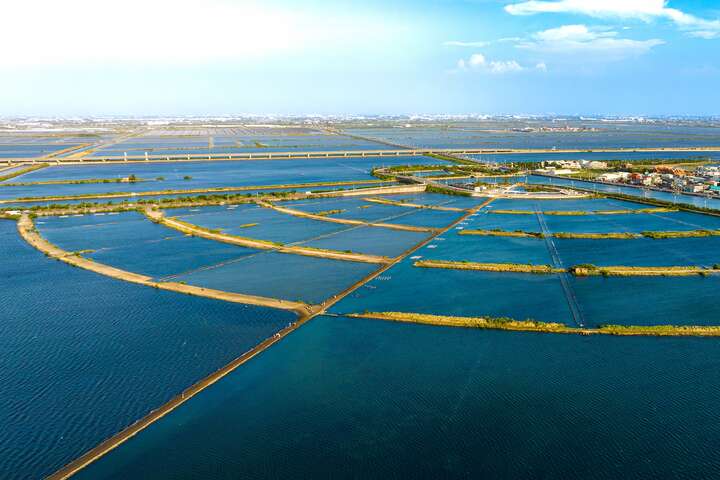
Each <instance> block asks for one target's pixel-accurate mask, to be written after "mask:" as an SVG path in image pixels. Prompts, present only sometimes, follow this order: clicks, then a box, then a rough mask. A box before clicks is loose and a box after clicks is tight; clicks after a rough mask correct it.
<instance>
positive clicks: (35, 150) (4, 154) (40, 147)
mask: <svg viewBox="0 0 720 480" xmlns="http://www.w3.org/2000/svg"><path fill="white" fill-rule="evenodd" d="M76 146H78V145H73V144H65V143H56V144H37V143H33V144H6V145H0V158H36V157H42V156H45V155H48V154H50V153H53V152H57V151H59V150H64V149H66V148H70V147H76ZM436 163H437V162H436Z"/></svg>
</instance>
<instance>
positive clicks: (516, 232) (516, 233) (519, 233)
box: [458, 228, 545, 238]
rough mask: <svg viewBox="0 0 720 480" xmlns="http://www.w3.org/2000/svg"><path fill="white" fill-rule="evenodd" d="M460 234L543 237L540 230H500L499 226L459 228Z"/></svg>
mask: <svg viewBox="0 0 720 480" xmlns="http://www.w3.org/2000/svg"><path fill="white" fill-rule="evenodd" d="M458 233H459V234H460V235H484V236H490V237H518V238H522V237H526V238H545V235H544V234H543V233H542V232H526V231H523V230H512V231H510V230H501V229H499V228H495V229H492V230H473V229H466V230H460V231H459V232H458Z"/></svg>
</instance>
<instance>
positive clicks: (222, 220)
mask: <svg viewBox="0 0 720 480" xmlns="http://www.w3.org/2000/svg"><path fill="white" fill-rule="evenodd" d="M165 214H166V215H168V216H173V217H176V218H177V219H178V220H182V221H185V222H189V223H192V224H194V225H198V226H200V227H203V228H207V229H213V230H214V229H217V230H220V231H222V232H223V233H227V234H230V235H238V236H242V237H250V238H255V239H259V240H269V241H273V242H280V243H295V242H301V241H305V240H311V239H313V238H316V237H320V236H323V235H327V234H328V233H332V232H338V231H340V230H344V229H346V228H347V225H342V224H339V223H330V222H323V221H318V220H311V219H307V218H301V217H296V216H293V215H289V214H287V213H280V212H278V211H275V210H273V209H271V208H265V207H261V206H258V205H254V204H248V205H230V206H222V207H202V208H190V209H188V208H173V209H168V210H166V212H165Z"/></svg>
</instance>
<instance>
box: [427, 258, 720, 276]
mask: <svg viewBox="0 0 720 480" xmlns="http://www.w3.org/2000/svg"><path fill="white" fill-rule="evenodd" d="M413 265H414V266H416V267H421V268H444V269H449V270H477V271H483V272H512V273H533V274H552V273H570V274H572V275H575V276H578V277H589V276H605V277H635V276H643V277H657V276H663V277H664V276H674V277H677V276H691V275H703V276H705V275H710V274H716V273H720V265H715V266H713V267H712V268H705V267H699V266H694V265H687V266H685V265H682V266H660V267H641V266H637V267H636V266H623V265H614V266H604V267H599V266H596V265H592V264H581V265H574V266H572V267H569V268H567V269H565V268H555V267H553V266H552V265H533V264H525V263H480V262H468V261H451V260H418V261H416V262H415V263H414V264H413Z"/></svg>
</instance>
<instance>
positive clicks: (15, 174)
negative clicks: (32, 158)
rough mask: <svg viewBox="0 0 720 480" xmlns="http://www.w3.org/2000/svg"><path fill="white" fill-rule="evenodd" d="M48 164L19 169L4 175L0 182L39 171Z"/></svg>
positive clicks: (0, 177)
mask: <svg viewBox="0 0 720 480" xmlns="http://www.w3.org/2000/svg"><path fill="white" fill-rule="evenodd" d="M49 166H50V164H49V163H38V164H36V165H32V166H30V167H27V168H21V169H20V170H15V171H13V172H10V173H7V174H5V175H1V176H0V182H4V181H5V180H10V179H11V178H15V177H19V176H20V175H25V174H26V173H30V172H34V171H36V170H40V169H41V168H45V167H49Z"/></svg>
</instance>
